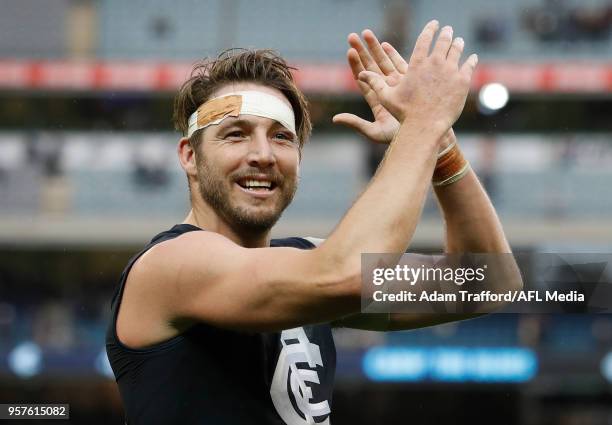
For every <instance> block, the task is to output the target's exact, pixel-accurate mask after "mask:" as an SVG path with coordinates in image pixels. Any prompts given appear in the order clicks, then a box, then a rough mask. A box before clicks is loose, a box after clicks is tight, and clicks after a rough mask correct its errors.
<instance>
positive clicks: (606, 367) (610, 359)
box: [601, 351, 612, 382]
mask: <svg viewBox="0 0 612 425" xmlns="http://www.w3.org/2000/svg"><path fill="white" fill-rule="evenodd" d="M601 374H602V375H603V376H604V378H606V379H607V380H608V382H612V351H611V352H609V353H608V354H606V355H605V356H604V358H603V359H602V360H601Z"/></svg>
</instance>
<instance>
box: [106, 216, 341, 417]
mask: <svg viewBox="0 0 612 425" xmlns="http://www.w3.org/2000/svg"><path fill="white" fill-rule="evenodd" d="M192 231H203V230H202V229H200V228H198V227H196V226H192V225H189V224H178V225H175V226H174V227H172V228H171V229H170V230H168V231H165V232H162V233H160V234H158V235H157V236H155V237H154V238H153V239H152V240H151V242H150V243H149V244H148V245H146V246H145V248H144V249H143V250H142V251H140V252H139V253H138V254H136V255H135V256H134V257H132V259H131V260H130V261H129V263H128V265H127V266H126V268H125V270H124V271H123V273H122V275H121V278H120V281H119V285H118V286H117V288H116V291H115V294H114V297H113V300H112V302H111V313H112V314H111V320H110V323H109V326H108V329H107V332H106V352H107V355H108V359H109V361H110V364H111V367H112V369H113V372H114V374H115V379H116V381H117V384H118V386H119V392H120V394H121V398H122V400H123V405H124V408H125V413H126V423H127V424H128V425H141V424H142V425H144V424H146V425H156V424H182V425H188V424H200V425H226V424H228V425H229V424H232V425H234V424H257V425H267V424H274V425H280V424H287V425H303V424H312V423H317V424H319V423H320V424H329V417H330V412H331V406H332V387H333V381H334V373H335V368H336V350H335V347H334V342H333V338H332V334H331V327H330V325H329V324H320V325H311V326H302V327H298V328H294V329H287V330H284V331H282V332H261V333H258V332H246V331H244V332H242V331H234V330H228V329H222V328H219V327H215V326H212V325H210V324H207V323H204V322H200V323H197V324H195V325H193V326H191V327H190V328H189V329H187V330H186V331H184V332H182V333H180V334H179V335H177V336H175V337H173V338H171V339H169V340H167V341H164V342H161V343H158V344H155V345H153V346H149V347H147V348H143V349H133V348H129V347H127V346H125V345H124V344H122V343H121V342H120V341H119V339H118V338H117V332H116V321H117V313H118V310H119V305H120V303H121V299H122V296H123V290H124V287H125V282H126V280H127V276H128V273H129V272H130V269H131V268H132V266H133V265H134V263H135V262H136V260H137V259H138V258H139V257H140V256H141V255H142V254H144V253H145V252H146V251H147V250H149V249H150V248H151V247H153V246H155V245H156V244H158V243H161V242H164V241H167V240H169V239H172V238H175V237H177V236H180V235H181V234H183V233H186V232H192ZM270 246H271V247H280V246H285V247H295V248H299V249H311V248H313V245H312V243H310V242H309V241H307V240H305V239H302V238H286V239H273V240H272V241H271V243H270ZM202 261H204V262H205V261H206V258H202ZM237 295H239V294H237Z"/></svg>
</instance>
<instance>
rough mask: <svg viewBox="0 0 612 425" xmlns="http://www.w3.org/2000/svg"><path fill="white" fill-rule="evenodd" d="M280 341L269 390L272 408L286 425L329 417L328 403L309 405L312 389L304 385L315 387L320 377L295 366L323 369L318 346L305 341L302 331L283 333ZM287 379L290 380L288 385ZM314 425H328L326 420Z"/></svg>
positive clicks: (297, 424) (297, 329) (295, 329)
mask: <svg viewBox="0 0 612 425" xmlns="http://www.w3.org/2000/svg"><path fill="white" fill-rule="evenodd" d="M280 340H281V344H282V345H283V349H282V350H281V352H280V353H279V355H278V362H277V363H276V369H275V370H274V377H273V378H272V385H271V387H270V395H271V396H272V402H273V403H274V407H276V411H277V412H278V414H279V415H280V417H281V418H283V420H284V421H285V422H286V423H287V425H305V424H314V423H315V421H314V418H315V417H319V416H325V415H328V414H329V413H330V411H331V410H330V408H329V403H328V402H327V400H325V401H321V402H319V403H310V399H311V398H312V388H310V387H309V386H307V385H306V382H314V383H316V384H318V383H319V375H318V374H317V372H316V370H310V369H298V368H297V365H296V363H308V367H310V368H313V369H314V368H316V367H317V366H323V361H322V360H321V351H320V350H319V346H318V345H317V344H313V343H311V342H310V341H308V337H307V336H306V333H305V332H304V328H294V329H289V330H286V331H283V332H282V333H281V336H280ZM291 340H297V342H292V343H288V341H291ZM287 379H289V385H288V384H287ZM289 390H291V392H292V394H293V397H294V398H295V404H296V406H297V409H299V412H300V413H301V414H302V415H303V416H305V418H306V419H304V418H303V417H302V416H300V414H298V412H297V410H296V408H295V407H294V406H293V404H291V399H290V398H289ZM317 424H322V425H329V418H326V419H325V420H324V421H323V422H317Z"/></svg>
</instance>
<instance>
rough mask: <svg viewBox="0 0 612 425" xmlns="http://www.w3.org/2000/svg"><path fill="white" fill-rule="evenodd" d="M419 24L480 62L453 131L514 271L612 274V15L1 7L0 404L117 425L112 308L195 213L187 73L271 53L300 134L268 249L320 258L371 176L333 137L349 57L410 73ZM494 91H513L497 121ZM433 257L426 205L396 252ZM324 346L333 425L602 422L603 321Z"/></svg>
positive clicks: (494, 322)
mask: <svg viewBox="0 0 612 425" xmlns="http://www.w3.org/2000/svg"><path fill="white" fill-rule="evenodd" d="M431 18H437V19H439V20H440V21H441V22H442V23H443V24H451V25H453V27H454V29H455V33H456V34H458V35H461V36H463V37H464V38H465V40H466V46H467V48H468V50H469V51H475V52H477V53H478V54H479V56H480V64H479V68H478V72H477V74H476V76H475V79H474V84H473V90H472V95H471V96H470V98H469V100H468V103H467V105H466V107H465V111H464V113H463V115H462V117H461V119H460V120H459V122H458V123H457V125H456V130H457V133H458V137H459V140H460V143H461V146H462V147H463V149H464V151H465V152H466V155H467V157H468V158H469V160H470V161H471V162H472V164H473V166H474V168H475V169H476V170H477V171H478V173H479V176H480V177H481V179H482V180H483V182H484V183H485V185H486V187H487V189H488V190H489V192H490V195H491V197H492V199H493V202H494V204H495V206H496V207H497V209H498V212H499V214H500V216H501V219H502V222H503V224H504V227H505V230H506V233H507V235H508V237H509V239H510V242H511V244H512V246H513V248H514V250H515V251H521V252H534V253H535V252H612V220H611V219H610V212H611V211H612V190H611V189H610V184H611V183H612V143H611V140H610V137H611V134H612V119H611V117H612V102H611V99H610V94H611V93H612V42H611V39H610V27H611V25H612V3H611V2H610V1H606V0H589V1H585V0H582V1H579V0H566V1H563V0H520V1H513V2H508V1H490V0H489V1H487V0H467V1H464V2H460V3H459V2H455V1H452V0H436V1H425V0H412V1H408V0H406V1H394V0H328V1H323V0H312V1H280V0H267V1H265V0H250V1H248V0H207V1H196V0H175V1H172V2H165V1H162V0H152V1H144V0H138V1H136V0H133V1H121V0H45V1H40V0H0V402H1V403H8V402H31V403H34V402H38V403H42V402H64V403H66V402H67V403H70V404H71V409H72V410H71V416H72V419H71V423H79V424H91V425H95V424H109V423H116V424H119V423H122V406H121V401H120V400H119V398H118V393H117V389H116V385H115V383H114V380H113V378H112V375H111V374H109V373H110V370H109V366H108V362H107V359H106V356H105V352H104V341H103V333H104V328H105V324H106V321H107V319H108V316H109V313H110V308H109V299H110V294H111V292H112V290H113V288H114V285H115V284H116V281H117V278H118V275H119V273H120V270H121V269H122V268H123V267H124V265H125V263H126V261H127V259H128V258H129V257H130V255H131V254H132V253H134V252H135V251H137V250H138V249H139V247H140V246H142V245H143V244H144V243H145V241H147V240H148V239H150V237H151V236H152V235H153V234H155V233H157V232H158V231H160V230H162V229H165V228H168V227H169V226H170V225H172V224H174V223H175V222H179V221H181V220H182V219H183V217H184V215H185V213H186V211H187V205H188V204H187V201H188V198H187V188H186V181H185V178H184V175H183V174H182V172H181V170H180V167H179V165H178V162H177V160H176V157H175V153H174V152H175V142H176V140H177V138H178V135H177V134H176V133H174V132H173V130H172V128H171V124H170V116H171V106H172V98H173V95H174V91H175V89H176V87H177V86H178V85H179V84H180V83H181V82H182V80H183V79H184V78H185V77H186V76H187V75H188V72H189V69H190V66H191V64H192V63H193V62H195V61H196V60H197V59H199V58H201V57H203V56H206V55H215V54H216V53H218V52H219V51H220V50H223V49H226V48H229V47H257V48H273V49H276V50H277V51H279V52H280V53H281V54H282V55H283V56H285V57H286V58H287V59H289V60H290V62H291V63H292V64H294V65H295V66H296V67H297V68H298V69H299V70H298V71H297V72H296V77H297V79H298V81H299V84H300V86H301V87H302V88H303V89H304V90H305V91H306V93H307V95H308V97H309V99H310V101H311V110H312V116H313V119H314V133H313V137H312V140H311V141H310V143H309V144H308V145H307V146H306V148H305V152H304V159H303V163H302V179H301V186H300V189H299V190H298V195H297V197H296V200H295V202H294V204H293V205H292V206H291V207H290V208H289V209H288V211H287V212H286V214H285V216H284V217H283V219H282V220H281V222H280V223H279V225H278V226H277V228H276V231H275V235H304V236H306V235H309V236H319V237H325V236H326V235H327V234H328V232H329V231H330V230H331V229H332V228H333V226H334V224H335V223H337V221H338V220H339V218H340V217H341V215H342V214H343V212H344V211H345V210H346V209H347V208H348V207H349V206H350V204H351V201H352V200H353V199H354V198H355V196H356V195H357V194H358V193H359V191H360V190H361V189H363V187H364V184H365V183H366V182H367V180H368V177H369V175H370V173H371V172H372V169H373V167H375V164H376V163H377V161H378V159H379V158H380V155H381V152H380V150H379V149H376V147H374V146H371V145H370V144H368V142H367V141H366V140H364V139H363V138H361V137H360V136H358V135H357V134H355V133H353V132H351V131H348V130H347V129H345V128H339V127H336V126H334V125H332V124H331V117H332V116H333V114H335V113H338V112H346V111H349V112H354V113H357V114H359V115H361V116H364V117H366V116H369V112H368V109H367V106H366V105H365V103H364V102H363V101H362V99H361V97H360V95H359V94H358V92H357V91H356V87H355V85H354V83H353V82H352V77H351V75H350V71H349V70H348V66H347V65H346V63H345V52H346V48H347V45H346V36H347V34H348V33H349V32H359V31H361V30H362V29H364V28H371V29H373V30H374V31H375V32H376V33H377V34H378V35H379V36H380V38H382V39H383V40H387V41H390V42H391V43H392V44H394V45H395V46H397V47H398V48H399V50H401V51H402V52H403V53H404V54H408V53H409V52H410V50H411V48H412V45H413V42H414V39H415V36H416V34H417V33H418V31H419V30H420V28H421V27H422V25H423V24H424V23H425V22H426V21H427V20H429V19H431ZM489 83H500V84H502V85H503V86H505V87H506V88H507V89H508V91H509V101H508V102H507V104H506V105H505V106H503V107H501V108H500V109H495V105H494V104H495V102H497V101H499V103H500V104H502V103H503V99H501V100H500V99H499V95H500V93H499V90H498V91H497V92H496V91H495V90H493V92H492V93H493V95H492V96H493V97H492V98H488V97H487V95H486V94H484V92H483V91H482V89H483V87H485V86H486V85H487V84H489ZM498 88H499V86H498ZM496 93H497V94H496ZM489 94H491V92H489ZM501 95H502V97H503V90H502V91H501ZM491 102H492V103H491ZM498 106H499V105H498ZM441 241H442V225H441V221H440V217H439V214H438V212H437V207H436V205H435V202H434V201H433V200H432V199H431V198H430V199H429V201H428V203H427V205H426V208H425V211H424V214H423V220H422V222H421V223H420V225H419V227H418V231H417V234H416V236H415V238H414V242H413V244H412V246H411V250H414V251H423V252H428V251H439V250H440V249H441ZM608 271H609V270H608ZM336 341H337V347H338V380H337V386H336V392H335V395H334V411H335V412H334V415H333V417H332V422H333V423H335V424H356V423H369V424H403V423H419V424H437V423H442V422H445V423H457V424H484V423H487V424H488V423H495V424H525V425H528V424H567V425H574V424H580V425H590V424H610V423H612V397H611V382H612V354H610V353H611V348H612V320H610V318H609V317H608V316H607V315H599V316H595V315H591V316H589V315H569V314H568V315H562V316H561V315H558V316H550V315H529V316H527V315H506V314H499V315H491V316H488V317H483V318H480V319H477V320H471V321H467V322H461V323H453V324H447V325H443V326H438V327H434V328H428V329H422V330H416V331H408V332H396V333H388V334H383V333H372V332H361V331H350V330H343V331H338V332H337V334H336Z"/></svg>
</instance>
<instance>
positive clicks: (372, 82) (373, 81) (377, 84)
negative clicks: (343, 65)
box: [358, 71, 387, 99]
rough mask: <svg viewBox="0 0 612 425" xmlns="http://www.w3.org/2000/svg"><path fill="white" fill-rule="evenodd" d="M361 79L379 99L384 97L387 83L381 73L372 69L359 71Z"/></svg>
mask: <svg viewBox="0 0 612 425" xmlns="http://www.w3.org/2000/svg"><path fill="white" fill-rule="evenodd" d="M358 78H359V81H363V82H364V83H366V84H367V85H368V86H370V88H371V89H372V90H373V91H374V93H376V95H377V96H378V97H379V99H382V94H383V92H384V91H385V88H386V86H387V85H386V84H385V81H384V80H383V77H381V76H380V74H377V73H376V72H372V71H361V72H360V73H359V77H358Z"/></svg>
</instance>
